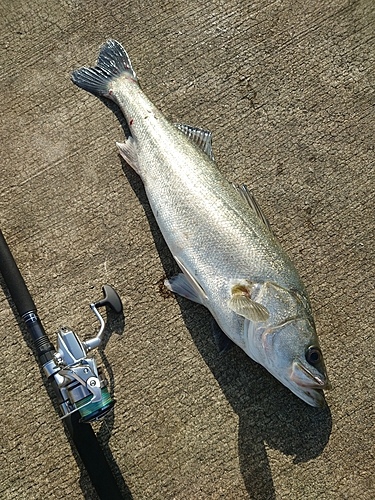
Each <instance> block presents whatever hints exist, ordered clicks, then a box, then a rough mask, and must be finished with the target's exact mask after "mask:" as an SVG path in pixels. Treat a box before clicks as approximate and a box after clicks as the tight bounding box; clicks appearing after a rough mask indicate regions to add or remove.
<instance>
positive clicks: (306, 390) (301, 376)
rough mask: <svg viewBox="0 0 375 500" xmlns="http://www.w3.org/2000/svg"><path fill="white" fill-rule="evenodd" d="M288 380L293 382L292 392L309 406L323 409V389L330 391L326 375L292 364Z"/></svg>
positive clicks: (296, 363)
mask: <svg viewBox="0 0 375 500" xmlns="http://www.w3.org/2000/svg"><path fill="white" fill-rule="evenodd" d="M290 380H291V381H292V382H294V384H293V385H294V388H293V389H292V391H293V392H294V393H295V394H296V395H297V396H298V397H300V398H301V399H302V400H304V401H305V402H306V403H308V404H309V405H311V406H318V407H320V408H322V407H324V406H325V404H326V402H325V398H324V393H323V389H325V390H328V389H331V383H330V381H329V380H328V377H327V375H326V374H325V373H324V374H322V373H320V372H318V370H316V369H315V368H313V371H312V370H310V369H308V368H307V367H305V366H304V365H303V364H302V363H299V362H294V363H293V368H292V373H291V375H290Z"/></svg>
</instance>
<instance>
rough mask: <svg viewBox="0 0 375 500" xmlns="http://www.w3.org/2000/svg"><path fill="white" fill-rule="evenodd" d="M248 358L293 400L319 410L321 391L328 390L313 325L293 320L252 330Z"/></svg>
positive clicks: (299, 319)
mask: <svg viewBox="0 0 375 500" xmlns="http://www.w3.org/2000/svg"><path fill="white" fill-rule="evenodd" d="M248 329H249V331H248V334H250V335H251V330H253V332H252V342H251V346H252V347H251V349H250V350H251V352H248V354H249V355H250V357H252V358H253V359H254V360H255V361H257V362H258V363H260V364H262V365H263V366H264V367H265V368H266V369H267V370H268V371H269V372H270V373H271V374H272V375H273V376H274V377H275V378H277V379H278V380H279V381H280V382H281V383H282V384H284V385H285V386H286V387H288V389H290V390H291V391H292V392H293V393H294V394H295V395H296V396H298V397H299V398H300V399H302V400H303V401H305V402H306V403H308V404H309V405H311V406H318V407H323V406H324V405H325V398H324V393H323V389H330V387H331V386H330V382H329V380H328V376H327V371H326V367H325V364H324V359H323V355H322V351H321V348H320V346H319V341H318V337H317V334H316V331H315V327H314V325H313V324H312V323H311V322H310V321H309V320H308V319H306V318H295V319H291V320H289V321H286V322H284V323H282V324H279V325H274V326H267V325H266V326H264V327H259V326H258V328H256V327H255V328H254V326H251V325H250V324H248Z"/></svg>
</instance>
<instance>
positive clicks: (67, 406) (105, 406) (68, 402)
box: [23, 285, 122, 423]
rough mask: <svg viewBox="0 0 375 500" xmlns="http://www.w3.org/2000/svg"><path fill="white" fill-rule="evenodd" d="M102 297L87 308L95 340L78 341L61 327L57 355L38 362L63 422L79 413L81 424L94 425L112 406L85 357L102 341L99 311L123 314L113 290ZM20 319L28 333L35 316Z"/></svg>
mask: <svg viewBox="0 0 375 500" xmlns="http://www.w3.org/2000/svg"><path fill="white" fill-rule="evenodd" d="M103 294H104V298H103V299H102V300H100V301H99V302H95V303H94V304H90V307H91V309H92V311H93V312H94V314H95V316H96V317H97V318H98V320H99V322H100V329H99V332H98V334H97V335H96V337H93V338H92V339H90V340H87V341H81V340H80V339H79V337H78V336H77V334H76V333H74V332H73V331H72V330H70V329H69V328H67V327H66V326H63V327H61V328H60V329H59V331H58V334H57V351H52V352H51V350H49V354H50V353H51V354H52V356H51V355H49V356H48V358H49V359H48V360H45V362H43V361H44V360H42V359H41V361H42V363H43V369H44V372H45V374H46V375H47V377H48V378H50V380H51V381H52V383H53V384H54V386H55V389H57V390H56V393H57V395H58V398H59V404H60V408H61V410H62V413H63V417H62V418H66V417H68V416H69V415H71V414H72V413H74V412H76V411H79V413H80V415H81V419H80V422H83V423H87V422H93V421H95V420H100V419H102V418H104V417H105V416H106V415H107V414H108V412H110V411H111V410H112V408H113V406H114V404H115V402H114V400H113V399H112V398H111V396H110V394H109V391H108V388H107V381H106V379H105V378H104V376H103V374H102V371H101V369H100V368H98V367H97V365H96V361H95V358H93V357H88V353H89V352H90V351H91V350H93V349H95V348H97V347H98V346H99V345H100V343H101V342H102V340H103V332H104V328H105V323H104V320H103V318H102V316H101V314H100V313H99V311H98V308H99V307H102V306H109V307H110V308H111V309H112V310H113V311H114V312H115V313H117V314H120V313H121V312H122V303H121V300H120V297H119V296H118V294H117V293H116V292H115V290H114V289H113V288H112V287H110V286H109V285H104V286H103ZM23 317H24V319H25V321H26V324H27V326H28V327H29V329H30V327H32V323H33V320H35V314H34V313H33V312H28V313H26V314H25V315H24V316H23Z"/></svg>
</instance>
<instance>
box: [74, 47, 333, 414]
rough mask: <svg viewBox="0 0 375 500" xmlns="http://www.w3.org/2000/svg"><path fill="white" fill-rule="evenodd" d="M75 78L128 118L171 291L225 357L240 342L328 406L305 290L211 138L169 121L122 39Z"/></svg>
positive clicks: (312, 400)
mask: <svg viewBox="0 0 375 500" xmlns="http://www.w3.org/2000/svg"><path fill="white" fill-rule="evenodd" d="M71 79H72V81H73V83H74V84H76V85H77V86H78V87H80V88H82V89H84V90H86V91H88V92H91V93H92V94H94V95H96V96H100V97H105V98H108V99H111V100H112V101H113V102H115V103H116V104H117V105H118V106H119V108H120V109H121V111H122V113H123V114H124V117H125V119H126V121H127V124H128V127H129V130H130V135H129V137H127V139H126V141H125V142H123V143H116V144H117V147H118V150H119V153H120V154H121V156H122V157H123V158H124V160H125V161H126V163H127V164H129V165H130V166H131V167H132V168H133V169H134V170H135V171H136V172H137V174H138V175H139V176H140V177H141V179H142V181H143V184H144V188H145V191H146V194H147V197H148V201H149V203H150V206H151V209H152V212H153V214H154V216H155V219H156V222H157V224H158V226H159V228H160V231H161V233H162V235H163V237H164V240H165V242H166V244H167V245H168V247H169V249H170V251H171V253H172V255H173V257H174V259H175V261H176V263H177V264H178V266H179V268H180V270H181V272H180V273H179V274H177V275H176V276H173V277H171V278H169V279H167V280H166V281H165V285H166V286H167V288H168V289H169V290H171V291H172V292H174V293H175V294H178V295H180V296H183V297H185V298H187V299H189V300H192V301H194V302H197V303H199V304H202V305H203V306H205V307H206V308H207V309H208V310H209V311H210V313H211V314H212V316H213V318H214V322H215V332H216V333H215V335H216V338H218V339H219V340H220V339H221V342H220V341H219V346H220V344H221V345H222V346H224V347H223V349H222V350H226V349H227V348H228V345H229V344H236V345H237V346H239V347H240V348H241V349H243V350H244V351H245V353H246V354H247V355H248V356H249V357H250V358H251V359H252V360H254V361H255V362H257V363H259V364H261V365H262V366H263V367H264V368H266V370H268V371H269V372H270V373H271V374H272V375H273V376H274V377H275V378H276V379H277V380H279V381H280V382H281V383H282V384H283V385H285V386H286V387H287V388H289V389H290V390H291V391H292V392H293V393H294V394H295V395H296V396H298V397H299V398H300V399H301V400H303V401H305V402H306V403H307V404H309V405H311V406H316V407H323V406H325V404H326V402H325V396H324V392H323V391H324V390H325V389H329V388H330V382H329V379H328V376H327V370H326V367H325V362H324V359H323V354H322V350H321V347H320V345H319V340H318V336H317V333H316V328H315V324H314V319H313V313H312V308H311V304H310V301H309V298H308V294H307V291H306V288H305V286H304V284H303V283H302V281H301V278H300V276H299V274H298V272H297V270H296V268H295V266H294V265H293V263H292V261H291V259H290V258H289V257H288V255H287V254H286V252H285V251H284V250H283V248H282V246H281V245H280V243H279V241H278V240H277V238H276V236H275V235H274V233H273V231H272V229H271V226H270V224H269V221H268V219H267V218H266V217H265V215H264V213H263V211H262V210H261V208H260V206H259V204H258V203H257V201H256V199H255V197H254V195H253V193H252V192H250V191H249V190H248V189H247V187H246V185H236V184H232V183H230V182H229V181H228V180H227V179H226V178H225V177H224V176H223V175H222V173H221V172H220V170H219V168H218V167H217V165H216V162H215V159H214V155H213V151H212V133H211V132H210V131H209V130H206V129H203V128H198V127H194V126H190V125H185V124H174V123H171V122H170V121H169V120H168V119H167V118H166V117H165V116H164V115H163V114H162V113H161V112H160V111H159V110H158V109H157V108H156V107H155V106H154V105H153V104H152V102H151V101H150V100H149V99H148V97H147V96H146V95H145V94H144V93H143V91H142V90H141V87H140V85H139V82H138V78H137V76H136V73H135V71H134V69H133V67H132V64H131V62H130V59H129V56H128V54H127V52H126V51H125V49H124V48H123V46H122V45H121V44H120V43H119V42H117V41H116V40H108V41H107V42H106V43H105V44H104V45H103V46H102V47H101V49H100V52H99V56H98V62H97V65H96V66H95V67H91V68H87V67H83V68H80V69H77V70H75V71H73V73H72V75H71Z"/></svg>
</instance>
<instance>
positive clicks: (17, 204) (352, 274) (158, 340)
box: [0, 0, 375, 500]
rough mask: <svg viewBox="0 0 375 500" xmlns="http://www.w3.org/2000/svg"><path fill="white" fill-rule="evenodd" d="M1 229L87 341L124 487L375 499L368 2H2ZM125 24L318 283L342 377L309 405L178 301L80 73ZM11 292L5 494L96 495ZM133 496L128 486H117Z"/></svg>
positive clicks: (329, 355) (325, 329)
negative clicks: (92, 345)
mask: <svg viewBox="0 0 375 500" xmlns="http://www.w3.org/2000/svg"><path fill="white" fill-rule="evenodd" d="M0 28H1V44H0V54H1V55H0V64H1V90H2V99H1V104H0V106H1V129H0V133H1V184H0V227H1V229H2V231H3V233H4V235H5V237H6V238H7V240H8V243H9V246H10V247H11V249H12V251H13V254H14V256H15V258H16V260H17V262H18V265H19V267H20V269H21V271H22V273H23V276H24V278H25V280H26V282H27V284H28V286H29V289H30V291H31V293H32V295H33V298H34V300H35V302H36V304H37V305H38V311H39V315H40V317H41V318H42V320H43V323H44V326H45V328H46V330H47V332H48V334H49V335H50V337H51V339H52V340H53V341H54V342H55V340H56V331H57V328H58V327H59V326H60V325H61V324H67V325H68V326H70V327H72V328H73V329H74V330H75V331H76V332H77V333H79V334H80V335H82V337H84V338H87V337H90V336H92V335H93V334H94V332H96V330H97V327H98V324H97V321H96V319H95V317H94V315H93V314H92V313H91V312H90V309H89V308H88V304H89V303H90V302H92V301H94V300H97V299H99V298H100V296H101V285H102V284H105V283H110V284H112V285H113V286H114V287H115V288H116V289H117V291H118V292H119V294H120V296H121V297H122V300H123V303H124V314H125V322H122V321H121V320H116V319H115V318H112V320H111V321H110V329H111V330H112V331H113V332H112V335H111V336H110V337H109V336H107V339H106V345H105V349H104V350H102V351H101V352H100V353H99V354H98V360H99V361H100V364H102V365H103V366H104V367H105V368H106V370H107V373H108V376H109V379H110V382H111V390H112V392H113V393H114V395H115V398H116V400H117V403H116V407H115V413H114V415H113V416H112V417H110V418H109V419H108V421H107V422H106V423H102V424H97V425H96V426H95V430H96V432H97V433H98V439H99V440H100V442H101V443H102V445H103V448H104V449H105V450H106V453H107V454H108V457H109V460H110V461H111V466H112V468H113V471H114V473H115V474H116V477H117V478H118V481H119V484H120V487H121V488H122V490H123V492H124V497H126V498H133V499H134V500H144V499H147V500H148V499H152V500H154V499H160V500H165V499H168V500H169V499H176V500H177V499H178V500H179V499H184V500H190V499H191V500H192V499H194V500H195V499H219V498H225V499H235V500H240V499H247V498H250V499H256V500H268V499H270V500H271V499H272V500H276V499H277V500H284V499H288V500H300V499H309V500H313V499H319V500H323V499H327V500H336V499H355V500H371V499H373V498H375V484H374V475H375V463H374V442H375V432H374V418H375V405H374V395H375V391H374V376H375V362H374V359H375V356H374V351H375V348H374V338H375V337H374V326H373V317H374V314H375V310H374V260H375V259H374V227H375V223H374V181H375V173H374V171H375V170H374V132H375V130H374V105H375V92H374V56H375V48H374V43H375V42H374V29H375V5H374V3H373V1H372V0H349V1H347V0H345V1H342V0H329V1H319V0H311V1H306V2H297V1H293V0H280V1H270V0H256V1H254V2H240V1H236V0H228V1H226V2H224V1H219V0H208V2H201V3H199V2H195V1H194V2H193V1H192V0H153V1H148V0H145V1H141V0H137V1H135V0H134V1H131V0H130V1H129V2H120V1H118V0H108V1H106V2H100V1H97V0H90V1H85V0H63V1H57V0H34V1H33V2H26V1H24V0H12V1H10V0H8V1H6V0H1V2H0ZM110 37H111V38H116V39H117V40H119V41H120V42H121V43H122V44H123V45H124V46H125V48H126V49H127V51H128V52H129V55H130V56H131V59H132V62H133V65H134V68H135V69H136V71H137V74H138V77H139V80H140V82H141V84H142V87H143V89H144V91H145V92H146V94H147V95H148V96H149V97H150V98H151V100H152V101H153V102H154V103H155V105H156V106H157V107H159V108H160V109H161V110H162V111H163V112H164V113H165V114H166V115H167V116H168V117H169V118H170V119H171V120H173V121H175V122H182V123H189V124H191V125H196V126H200V127H204V128H208V129H210V130H212V131H213V133H214V143H213V146H214V154H215V157H216V160H217V163H218V166H219V168H220V169H221V171H222V172H223V173H224V174H225V176H226V177H227V178H228V180H231V181H233V182H237V183H242V182H243V183H246V184H247V185H248V186H250V187H251V189H252V190H253V192H254V193H255V195H256V197H257V199H258V201H259V203H260V205H261V206H262V207H263V210H264V212H265V213H266V215H267V217H268V218H269V220H270V222H271V224H272V227H273V228H274V231H275V232H276V234H277V235H278V237H279V238H280V240H281V242H282V244H283V245H284V247H285V248H286V250H287V251H288V253H289V254H290V255H291V257H292V258H293V259H294V261H295V263H296V266H297V268H298V269H299V271H300V273H301V275H302V277H303V279H304V281H305V283H306V286H307V288H308V291H309V293H310V296H311V300H312V304H313V308H314V311H315V318H316V323H317V328H318V332H319V337H320V340H321V345H322V349H323V351H324V355H325V359H326V364H327V367H328V370H329V375H330V378H331V381H332V385H333V390H332V391H331V392H328V393H327V395H326V399H327V408H326V409H325V410H319V409H315V408H311V407H309V406H307V405H306V404H305V403H303V402H302V401H300V400H299V399H297V398H296V397H295V396H293V394H291V393H290V392H289V391H288V390H287V389H286V388H284V387H283V386H282V385H281V384H280V383H278V382H277V381H276V380H275V379H274V378H272V376H271V375H269V374H268V373H267V372H266V371H265V370H264V369H263V368H262V367H260V366H258V365H257V364H255V363H254V362H252V361H251V360H250V359H249V358H248V357H247V356H246V355H245V354H244V353H243V352H242V351H241V350H240V349H238V348H234V349H233V350H232V351H231V352H229V353H227V354H225V355H219V354H218V352H217V350H216V347H215V344H214V341H213V340H212V337H211V334H210V329H211V327H210V315H209V314H208V312H207V311H206V310H205V309H203V308H202V307H200V306H198V305H196V304H193V303H190V302H188V301H187V300H184V299H180V298H175V297H167V298H165V296H164V294H163V293H162V292H163V291H162V290H161V289H160V283H161V280H162V278H163V276H165V275H168V276H170V275H172V274H174V273H175V272H176V271H177V267H176V265H175V264H174V262H173V260H172V257H171V255H170V254H169V252H168V249H167V247H166V245H165V244H164V242H163V240H162V237H161V235H160V233H159V231H158V228H157V225H156V223H155V220H154V219H153V217H152V215H151V212H150V208H149V206H148V204H147V199H146V196H145V193H144V190H143V187H142V183H141V181H140V179H139V178H138V177H137V176H136V174H134V173H133V172H132V171H131V170H130V168H129V167H128V166H127V165H126V164H125V163H124V162H122V160H121V159H120V157H119V156H118V154H117V150H116V146H115V141H121V140H122V139H123V130H122V127H121V123H120V121H119V120H118V118H117V117H116V115H115V114H114V113H113V112H112V110H111V109H110V108H108V107H106V106H105V105H104V104H103V102H101V101H100V100H99V99H97V98H95V97H93V96H92V95H89V94H88V93H86V92H84V91H82V90H80V89H78V88H76V87H75V86H74V85H73V84H72V83H71V82H70V73H71V71H72V70H74V69H76V68H78V67H80V66H82V65H93V64H94V63H95V62H96V58H97V54H98V48H99V46H100V45H101V44H102V43H103V42H104V41H105V40H106V39H108V38H110ZM20 324H21V322H20V321H19V318H17V317H15V315H14V314H13V312H12V310H11V308H10V306H9V302H8V300H7V293H6V291H5V290H4V292H1V294H0V335H1V337H0V338H1V343H0V384H1V385H0V387H1V404H0V424H1V425H0V427H1V428H0V440H1V441H0V443H1V447H0V461H1V470H0V498H1V499H4V500H5V499H6V500H13V499H17V500H18V499H27V500H36V499H38V500H39V499H40V500H44V499H46V498H49V499H63V498H69V499H70V500H80V499H86V500H89V499H90V500H91V499H96V498H97V496H96V493H95V492H94V490H93V488H92V486H91V483H90V481H89V480H88V477H87V475H86V473H85V471H84V470H83V469H82V466H81V464H80V462H79V460H78V459H77V458H76V457H75V454H74V452H73V451H72V448H71V446H70V443H69V440H68V438H67V436H66V434H65V432H64V428H63V426H62V424H61V422H60V421H59V419H58V418H59V415H58V412H57V411H56V408H55V407H54V405H53V403H52V402H51V399H50V397H49V395H48V392H47V390H46V387H45V385H44V382H43V380H42V377H41V374H40V371H39V368H38V366H37V364H36V362H35V359H34V356H33V354H32V351H31V349H30V346H29V345H28V344H27V342H26V341H25V331H24V329H20ZM126 492H127V494H126Z"/></svg>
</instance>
